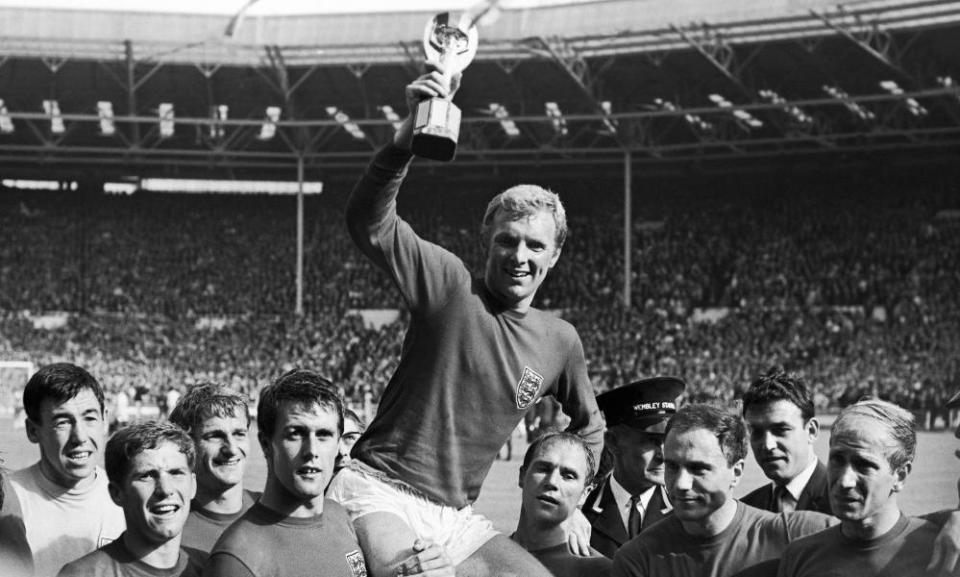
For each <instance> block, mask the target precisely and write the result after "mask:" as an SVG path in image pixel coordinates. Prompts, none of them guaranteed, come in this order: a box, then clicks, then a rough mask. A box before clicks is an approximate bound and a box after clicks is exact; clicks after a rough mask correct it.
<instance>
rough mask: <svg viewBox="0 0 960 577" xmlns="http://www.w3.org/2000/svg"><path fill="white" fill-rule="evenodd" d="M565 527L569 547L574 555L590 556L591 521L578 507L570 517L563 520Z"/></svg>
mask: <svg viewBox="0 0 960 577" xmlns="http://www.w3.org/2000/svg"><path fill="white" fill-rule="evenodd" d="M563 529H564V531H566V532H567V547H569V549H570V552H571V553H573V554H574V555H579V556H581V557H589V556H590V531H591V527H590V521H587V518H586V517H584V516H583V512H582V511H580V509H577V510H576V511H574V512H573V515H570V518H569V519H567V520H566V521H564V522H563Z"/></svg>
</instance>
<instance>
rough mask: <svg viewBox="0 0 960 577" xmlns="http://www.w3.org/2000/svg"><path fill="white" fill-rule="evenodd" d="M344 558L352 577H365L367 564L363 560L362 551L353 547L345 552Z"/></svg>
mask: <svg viewBox="0 0 960 577" xmlns="http://www.w3.org/2000/svg"><path fill="white" fill-rule="evenodd" d="M346 558H347V565H348V566H349V567H350V573H351V574H352V575H353V577H367V565H366V564H365V563H364V562H363V553H361V552H360V551H357V550H356V549H354V550H353V551H350V552H349V553H347V554H346Z"/></svg>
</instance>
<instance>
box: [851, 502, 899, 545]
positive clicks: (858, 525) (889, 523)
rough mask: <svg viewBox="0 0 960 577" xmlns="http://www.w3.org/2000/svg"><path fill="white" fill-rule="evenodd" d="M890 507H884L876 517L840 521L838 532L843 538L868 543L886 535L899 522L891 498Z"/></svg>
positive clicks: (896, 510) (895, 506) (897, 509)
mask: <svg viewBox="0 0 960 577" xmlns="http://www.w3.org/2000/svg"><path fill="white" fill-rule="evenodd" d="M891 501H892V505H889V504H888V506H886V507H884V508H883V509H882V510H881V511H879V512H877V514H876V515H871V516H870V517H867V518H866V519H860V520H858V521H843V520H842V521H841V522H840V530H841V531H842V532H843V534H844V536H846V537H848V538H850V539H856V540H860V541H870V540H872V539H876V538H877V537H882V536H883V535H886V534H887V532H889V531H890V530H891V529H893V527H894V525H896V524H897V521H899V520H900V508H899V507H898V506H897V503H896V500H894V499H893V498H891Z"/></svg>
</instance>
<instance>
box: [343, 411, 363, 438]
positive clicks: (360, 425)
mask: <svg viewBox="0 0 960 577" xmlns="http://www.w3.org/2000/svg"><path fill="white" fill-rule="evenodd" d="M343 418H344V419H350V420H351V421H353V422H354V423H356V424H357V430H358V431H360V432H361V433H363V432H365V431H366V430H367V423H366V422H365V421H364V420H363V419H361V418H360V415H358V414H357V413H356V412H354V411H353V410H352V409H347V408H344V409H343Z"/></svg>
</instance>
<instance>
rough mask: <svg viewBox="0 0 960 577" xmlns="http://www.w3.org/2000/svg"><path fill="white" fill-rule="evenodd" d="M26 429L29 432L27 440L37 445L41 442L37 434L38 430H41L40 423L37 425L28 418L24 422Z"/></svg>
mask: <svg viewBox="0 0 960 577" xmlns="http://www.w3.org/2000/svg"><path fill="white" fill-rule="evenodd" d="M24 428H25V429H26V431H27V440H29V441H30V442H31V443H33V444H37V443H39V442H40V436H39V435H38V433H37V429H39V428H40V424H39V423H35V422H34V421H33V419H31V418H30V417H27V418H26V420H25V421H24Z"/></svg>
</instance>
